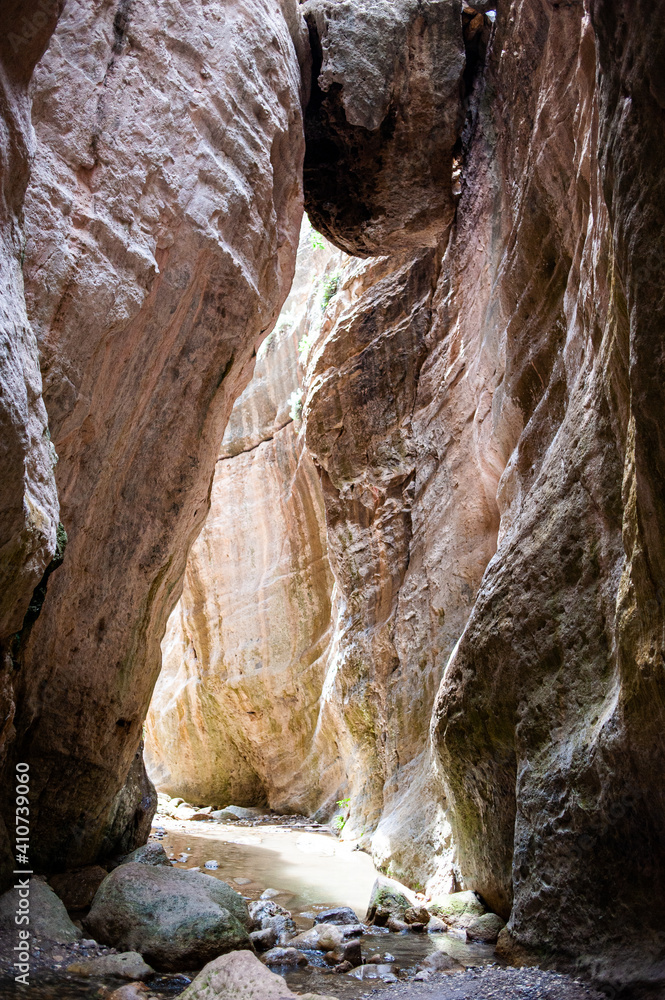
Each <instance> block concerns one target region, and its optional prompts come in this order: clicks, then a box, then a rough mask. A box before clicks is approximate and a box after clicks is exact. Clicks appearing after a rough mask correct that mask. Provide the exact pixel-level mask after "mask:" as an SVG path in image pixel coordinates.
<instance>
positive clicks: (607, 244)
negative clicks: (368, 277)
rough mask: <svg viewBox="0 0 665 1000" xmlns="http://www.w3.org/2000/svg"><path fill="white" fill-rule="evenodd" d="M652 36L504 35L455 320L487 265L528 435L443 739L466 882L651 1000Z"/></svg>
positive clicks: (521, 924) (664, 870)
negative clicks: (476, 265) (487, 221)
mask: <svg viewBox="0 0 665 1000" xmlns="http://www.w3.org/2000/svg"><path fill="white" fill-rule="evenodd" d="M645 16H648V12H647V7H646V5H641V4H638V5H637V7H634V6H632V5H631V6H630V8H629V5H628V4H624V3H619V4H610V3H602V2H601V3H594V4H591V5H589V8H588V9H584V8H583V7H582V6H581V5H580V6H576V7H570V8H567V9H566V10H564V9H563V8H558V9H556V10H555V9H552V8H547V7H545V6H538V5H535V4H532V3H529V2H526V0H524V2H520V3H517V4H515V5H513V11H512V14H511V19H510V20H508V19H502V18H501V17H499V18H498V19H497V36H496V38H495V40H494V45H493V58H492V59H491V61H490V68H489V78H488V83H489V84H490V85H491V88H492V92H493V93H495V94H499V95H502V97H501V99H500V100H497V101H496V102H495V103H494V104H493V105H492V107H491V109H490V108H488V109H487V110H486V111H483V112H482V115H481V126H482V139H480V140H479V141H477V143H476V145H475V149H474V152H473V153H472V155H471V157H470V160H469V169H468V174H467V185H468V195H467V196H466V200H464V199H463V202H462V203H460V206H459V210H458V211H459V220H460V228H459V231H458V235H457V237H456V239H455V240H454V241H451V245H450V247H449V251H448V253H449V254H450V255H452V259H453V260H455V261H456V265H454V266H453V268H452V270H451V277H450V289H451V294H450V295H449V302H450V303H451V304H453V303H454V308H453V310H452V312H449V317H448V322H449V324H450V326H451V327H452V328H453V329H454V328H455V327H457V328H458V329H460V330H461V331H462V332H463V333H464V332H465V331H466V330H468V328H469V312H468V310H467V309H466V308H465V306H466V304H467V302H468V301H469V293H468V288H467V280H468V275H469V271H468V268H467V267H466V266H465V265H466V264H467V262H469V261H472V260H473V257H474V256H475V255H476V254H477V255H478V258H479V259H480V260H482V264H481V265H480V267H481V269H482V270H481V271H480V273H481V275H482V271H483V270H484V272H485V275H484V276H483V277H481V282H482V286H484V287H485V288H489V287H491V288H492V292H491V293H490V295H489V299H488V300H487V301H488V306H489V308H487V309H486V310H485V311H484V312H483V314H482V322H483V327H484V339H485V342H486V343H487V342H491V340H492V338H493V337H497V336H498V339H499V342H500V343H501V344H502V346H501V349H500V351H499V357H501V356H503V358H504V359H505V362H504V363H505V367H504V370H503V371H504V373H503V379H502V382H501V384H500V386H499V387H498V388H497V390H495V392H494V394H493V399H492V401H491V418H490V420H491V422H490V423H489V424H488V429H490V428H493V427H496V425H497V418H499V417H500V414H501V413H502V412H503V413H507V407H509V406H510V405H512V408H513V410H514V412H515V414H516V415H518V420H517V421H515V422H513V423H507V424H505V426H506V429H507V431H510V429H511V428H512V434H510V433H505V434H504V435H503V436H502V437H503V439H504V440H505V443H506V444H507V445H508V451H504V454H509V458H508V461H507V462H506V463H505V467H504V469H503V472H502V473H501V478H500V480H499V483H498V488H497V490H496V500H497V505H498V511H499V515H500V523H499V535H498V548H497V551H496V553H495V555H494V556H493V558H492V559H491V561H490V563H489V565H488V568H487V571H486V573H485V575H484V578H483V581H482V586H481V587H480V590H479V593H478V596H477V599H476V601H475V604H474V607H473V610H472V613H471V615H470V618H469V621H468V624H467V625H466V628H465V630H464V632H463V633H462V635H461V638H460V640H459V643H458V645H457V646H456V649H455V651H454V653H453V655H452V657H451V659H450V662H449V663H448V665H447V667H446V670H445V676H444V679H443V683H442V686H441V690H440V692H439V696H438V699H437V704H436V707H435V712H434V718H433V739H434V743H435V746H436V750H437V754H438V760H439V765H440V773H441V775H442V777H443V782H444V785H445V788H446V790H447V793H448V801H449V806H450V817H451V820H452V825H453V831H454V836H455V839H456V841H457V844H458V850H459V863H460V867H461V869H462V871H464V872H465V873H466V877H467V880H468V884H469V885H470V886H471V887H473V888H475V889H477V890H478V891H479V892H480V893H481V895H482V896H483V897H484V898H485V899H486V900H487V901H488V903H489V904H490V905H491V906H492V908H493V909H495V910H497V911H498V912H499V913H500V914H501V915H503V916H504V917H508V916H509V915H510V921H509V924H508V936H509V937H510V938H511V939H512V941H513V942H514V944H515V946H516V947H517V948H520V947H521V948H525V947H526V948H530V949H532V951H535V952H536V953H537V954H541V955H542V954H543V953H544V954H545V956H551V955H553V954H554V955H556V956H558V959H559V960H560V961H561V960H567V961H569V962H570V963H571V964H573V963H574V964H575V965H576V966H577V968H578V969H579V970H580V971H583V972H584V973H586V974H591V975H592V976H594V978H595V979H596V981H597V982H599V983H602V984H604V985H607V986H609V987H612V988H616V987H618V986H620V985H627V988H628V990H629V991H630V992H632V990H633V988H634V987H635V986H636V984H637V983H640V984H642V985H644V986H647V985H648V984H652V985H655V984H657V983H658V982H660V983H661V987H662V957H663V943H662V942H663V939H662V927H663V926H664V921H665V912H664V911H663V900H664V899H665V892H664V889H665V864H664V859H665V855H664V854H663V851H662V844H661V841H660V834H659V832H658V831H660V830H662V827H663V822H664V821H665V802H664V801H663V798H662V795H660V794H659V793H658V792H656V793H654V791H653V775H654V774H657V773H660V772H661V771H662V769H663V763H664V761H663V755H664V753H665V747H664V745H663V740H662V732H663V726H664V724H665V702H664V698H663V691H664V690H665V686H664V677H663V656H662V649H663V639H662V637H663V610H662V601H661V600H660V597H659V594H660V592H661V588H662V581H663V568H664V549H663V537H664V536H663V523H664V521H663V518H664V512H665V508H664V507H663V503H664V500H663V497H664V494H663V490H662V483H663V473H664V471H665V452H664V450H663V436H662V429H661V428H662V425H663V419H662V416H663V397H662V379H663V375H664V370H663V364H664V361H663V359H664V354H663V332H662V331H663V321H664V319H665V317H664V310H665V299H664V297H663V293H662V283H660V282H659V281H657V280H656V279H655V274H656V271H657V270H658V269H659V268H661V267H662V261H663V259H665V243H664V239H665V237H664V234H663V229H662V225H661V223H660V222H659V221H657V220H660V219H662V213H663V206H664V205H665V187H664V184H665V181H664V179H663V174H662V170H660V169H659V168H658V167H657V166H656V164H657V163H660V162H662V159H663V156H664V155H665V148H664V143H665V139H664V132H663V129H662V122H663V108H664V107H665V101H664V99H663V95H664V94H665V83H664V80H665V78H664V76H663V57H664V56H665V31H664V30H663V26H662V25H661V24H659V25H658V27H657V29H656V31H655V33H654V36H653V37H651V38H650V42H649V46H648V49H647V48H645V47H644V46H643V44H642V41H641V35H640V30H639V21H640V17H645ZM528 39H531V40H532V41H531V42H529V41H527V40H528ZM536 40H537V42H536ZM526 81H528V85H527V84H526ZM656 122H658V123H659V124H658V125H657V126H655V123H656ZM492 136H496V145H494V142H493V140H491V137H492ZM484 142H487V143H488V144H490V145H491V147H492V149H493V153H492V156H493V159H492V167H491V169H490V168H488V169H485V168H483V160H484V158H485V152H484V150H483V144H484ZM492 172H495V178H496V179H495V180H491V173H492ZM493 198H499V205H500V215H499V218H500V219H501V223H500V226H497V225H496V224H495V226H494V229H493V231H491V232H490V230H489V227H488V228H487V229H486V235H485V233H483V231H482V230H481V231H479V230H478V227H477V220H478V218H481V219H482V218H483V217H485V218H493V219H495V220H496V219H497V216H496V214H495V213H496V212H497V207H496V205H497V203H496V201H492V200H491V199H493ZM483 202H484V205H483ZM465 218H467V219H468V225H467V224H465V221H464V220H465ZM471 224H473V232H474V237H473V238H472V237H471V233H470V231H469V227H468V226H469V225H471ZM444 267H445V264H444ZM471 274H473V271H472V272H471ZM479 300H480V301H481V302H482V297H481V296H479V294H478V292H477V291H475V293H474V302H476V303H477V302H478V301H479ZM658 387H659V388H658ZM520 425H521V426H520ZM626 845H630V848H629V849H627V846H626ZM645 900H648V903H647V904H646V905H645ZM619 927H621V932H619V931H618V928H619ZM590 956H593V958H591V957H590ZM631 983H632V984H633V985H630V984H631Z"/></svg>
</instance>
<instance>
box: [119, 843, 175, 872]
mask: <svg viewBox="0 0 665 1000" xmlns="http://www.w3.org/2000/svg"><path fill="white" fill-rule="evenodd" d="M132 861H135V862H137V864H141V865H164V866H165V867H167V868H171V862H170V861H169V859H168V857H167V855H166V851H165V850H164V848H163V847H162V845H161V844H144V845H143V847H137V848H136V850H135V851H132V852H131V854H128V855H127V856H126V857H124V858H123V859H122V862H121V863H122V864H123V865H126V864H130V863H131V862H132Z"/></svg>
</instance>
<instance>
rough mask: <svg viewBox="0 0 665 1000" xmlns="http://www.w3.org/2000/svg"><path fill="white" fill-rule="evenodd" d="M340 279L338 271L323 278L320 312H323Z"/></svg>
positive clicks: (336, 289)
mask: <svg viewBox="0 0 665 1000" xmlns="http://www.w3.org/2000/svg"><path fill="white" fill-rule="evenodd" d="M341 279H342V276H341V274H340V273H339V271H335V273H334V274H331V275H330V276H329V277H327V278H324V279H323V295H322V296H321V312H325V311H326V309H327V308H328V304H329V302H330V300H331V299H332V298H333V296H334V295H336V294H337V291H338V289H339V285H340V281H341Z"/></svg>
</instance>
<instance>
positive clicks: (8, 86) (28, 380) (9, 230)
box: [0, 0, 63, 889]
mask: <svg viewBox="0 0 665 1000" xmlns="http://www.w3.org/2000/svg"><path fill="white" fill-rule="evenodd" d="M62 6H63V4H62V2H53V3H49V4H46V5H45V4H44V3H43V0H27V2H23V0H7V2H6V3H4V4H3V6H2V10H0V286H1V287H2V296H1V298H0V470H1V472H0V719H1V720H2V721H1V722H0V766H2V765H3V764H4V762H5V752H6V744H7V741H8V740H11V738H12V737H13V734H14V729H13V722H14V713H15V708H16V703H15V695H14V679H15V671H14V664H13V654H14V655H15V654H16V647H17V645H18V644H19V643H18V641H17V633H18V632H19V631H20V630H21V628H22V626H23V624H24V620H25V619H26V615H27V614H28V608H29V605H30V604H31V600H30V599H31V597H32V596H33V593H34V591H35V589H36V588H37V585H38V584H39V583H40V581H41V580H42V579H43V576H44V572H45V570H46V568H47V566H48V565H49V563H50V562H51V560H52V559H53V557H54V556H55V553H56V548H57V543H58V537H57V528H58V514H59V505H58V496H57V490H56V485H55V477H54V473H53V467H54V464H55V460H56V456H55V451H54V449H53V446H52V444H51V441H50V436H49V431H48V418H47V415H46V409H45V407H44V402H43V400H42V380H41V375H40V371H39V357H38V350H37V343H36V340H35V336H34V332H33V330H32V328H31V326H30V323H29V321H28V317H27V314H26V307H25V298H24V289H23V262H24V256H25V235H24V232H23V225H22V222H23V219H22V210H23V200H24V196H25V190H26V187H27V184H28V179H29V177H30V158H31V156H32V154H33V152H34V133H33V130H32V125H31V122H30V98H29V94H28V88H29V84H30V77H31V75H32V72H33V69H34V67H35V65H36V63H37V61H38V59H39V58H40V56H41V55H42V53H43V51H44V49H45V48H46V45H47V43H48V40H49V37H50V36H51V33H52V32H53V30H54V28H55V25H56V23H57V20H58V17H59V15H60V12H61V10H62ZM42 597H43V595H42V594H39V595H37V597H36V600H33V602H32V604H33V609H32V614H31V615H30V618H31V619H33V618H34V617H35V614H36V613H37V611H38V609H39V607H40V606H41V599H42ZM12 849H13V848H12V845H11V844H10V841H9V837H8V835H7V834H6V832H5V827H4V822H3V819H2V818H0V889H2V888H3V887H4V884H5V881H6V878H5V872H7V874H8V873H9V872H10V871H11V868H12V857H11V852H12Z"/></svg>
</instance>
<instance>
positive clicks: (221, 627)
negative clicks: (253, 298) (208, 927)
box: [146, 231, 340, 811]
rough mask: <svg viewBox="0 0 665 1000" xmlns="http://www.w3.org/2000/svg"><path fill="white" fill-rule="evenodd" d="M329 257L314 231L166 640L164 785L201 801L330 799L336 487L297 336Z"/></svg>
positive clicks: (153, 758) (153, 750)
mask: <svg viewBox="0 0 665 1000" xmlns="http://www.w3.org/2000/svg"><path fill="white" fill-rule="evenodd" d="M310 232H311V231H310ZM318 239H319V241H320V238H318ZM330 256H331V253H330V248H327V249H326V248H324V247H323V246H322V247H321V248H319V249H313V247H312V244H311V242H310V236H309V233H308V232H307V231H305V232H304V234H303V239H302V240H301V244H300V250H299V252H298V266H297V269H296V277H295V282H294V287H293V289H292V292H291V294H290V296H289V299H288V300H287V302H286V304H285V307H284V310H283V313H282V317H281V318H280V321H279V324H278V326H277V328H276V330H275V331H274V332H273V333H272V334H271V335H270V337H269V339H268V340H267V341H265V342H264V344H263V345H262V347H261V349H260V351H259V356H258V359H257V362H256V368H255V373H254V378H253V380H252V382H251V383H250V384H249V386H248V387H247V389H245V391H244V393H243V394H242V396H240V398H239V399H238V401H237V402H236V405H235V407H234V409H233V413H232V414H231V419H230V421H229V425H228V427H227V430H226V434H225V436H224V440H223V442H222V447H221V450H220V453H219V457H218V459H217V465H216V467H215V477H214V480H213V485H212V493H211V508H210V513H209V514H208V517H207V519H206V522H205V525H204V528H203V531H202V532H201V534H200V535H199V537H198V539H197V540H196V542H195V544H194V546H193V548H192V550H191V552H190V555H189V559H188V562H187V570H186V573H185V583H184V587H183V593H182V597H181V598H180V601H179V603H178V605H177V606H176V608H175V610H174V612H173V614H172V615H171V618H170V619H169V624H168V627H167V631H166V635H165V637H164V640H163V642H162V658H163V667H162V673H161V675H160V677H159V681H158V682H157V686H156V688H155V693H154V695H153V699H152V702H151V709H150V714H149V715H148V720H147V747H146V751H147V752H146V760H147V764H148V770H149V772H150V774H151V776H152V778H153V780H154V781H155V783H156V784H157V786H158V787H159V788H160V789H163V790H165V791H167V792H170V793H171V794H173V795H175V794H178V795H181V796H184V797H185V798H187V799H189V800H190V801H193V802H199V803H202V802H213V803H215V804H217V805H221V806H224V805H227V804H228V803H230V802H236V803H240V804H241V805H242V804H246V805H253V804H265V803H268V804H269V805H270V806H272V807H273V808H275V809H285V810H288V809H297V810H299V811H303V810H308V809H311V808H313V807H315V806H316V805H317V804H318V800H319V795H320V792H319V787H318V786H319V780H318V778H317V775H316V765H317V761H316V760H312V759H311V758H309V755H310V754H311V749H312V738H313V735H314V731H315V728H316V722H317V716H318V705H319V697H320V694H321V688H322V684H323V679H324V676H325V671H326V665H327V659H326V654H327V645H328V642H329V640H330V607H331V592H332V575H331V571H330V567H329V564H328V558H327V551H326V549H327V546H326V531H325V515H324V506H323V497H322V494H321V489H320V486H319V480H318V476H317V473H316V470H315V467H314V464H313V463H312V460H311V458H310V457H309V455H308V453H307V450H306V449H305V446H304V439H303V435H302V434H300V433H299V431H300V427H301V424H300V419H299V405H300V404H299V398H300V395H301V394H302V389H301V388H300V387H301V383H302V370H301V366H300V358H299V351H298V345H299V344H301V349H300V353H301V354H303V353H304V351H305V346H304V344H303V339H304V338H305V337H306V336H308V335H312V332H313V331H312V328H313V326H316V324H317V323H318V322H319V320H320V316H321V308H320V278H321V276H322V274H323V272H324V270H325V268H326V265H327V264H328V261H329V259H330ZM335 256H336V257H339V256H340V255H339V254H335ZM308 303H309V309H308ZM308 758H309V759H308Z"/></svg>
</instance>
